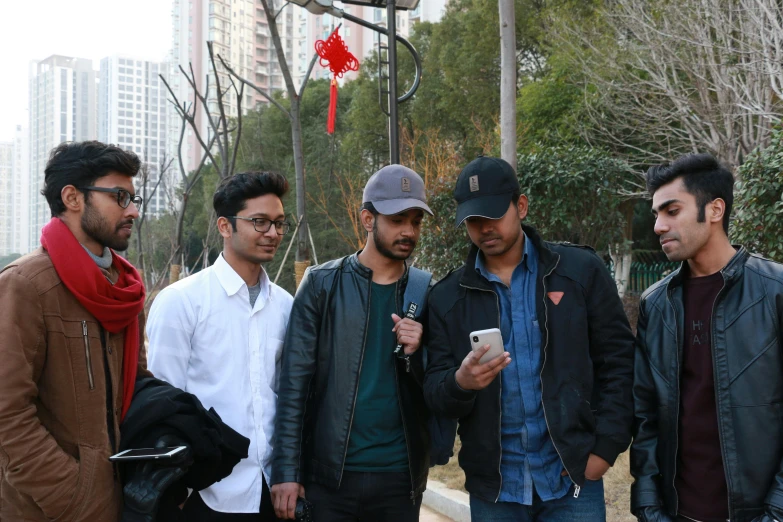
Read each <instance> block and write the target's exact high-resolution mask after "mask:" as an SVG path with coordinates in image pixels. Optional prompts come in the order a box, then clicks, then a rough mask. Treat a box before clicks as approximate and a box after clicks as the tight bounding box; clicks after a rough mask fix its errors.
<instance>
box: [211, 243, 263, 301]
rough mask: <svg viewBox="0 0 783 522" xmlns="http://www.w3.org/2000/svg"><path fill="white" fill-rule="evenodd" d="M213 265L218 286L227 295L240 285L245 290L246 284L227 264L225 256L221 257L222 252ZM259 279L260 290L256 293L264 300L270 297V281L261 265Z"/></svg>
mask: <svg viewBox="0 0 783 522" xmlns="http://www.w3.org/2000/svg"><path fill="white" fill-rule="evenodd" d="M213 266H214V269H215V275H217V278H218V281H220V286H222V287H223V290H225V291H226V294H227V295H228V296H229V297H230V296H232V295H234V294H236V293H237V292H239V291H240V290H241V289H242V287H244V288H245V292H247V284H246V283H245V280H244V279H242V278H241V277H240V276H239V274H237V273H236V271H235V270H234V269H233V268H232V267H231V265H229V264H228V261H226V258H224V257H223V253H222V252H221V253H220V255H219V256H218V258H217V260H216V261H215V264H214V265H213ZM260 281H261V292H260V293H259V294H258V298H259V299H261V300H263V301H266V300H268V299H269V298H270V297H271V293H272V283H271V281H270V280H269V276H268V275H267V273H266V270H264V267H263V266H262V267H261V275H260Z"/></svg>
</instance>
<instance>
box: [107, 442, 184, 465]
mask: <svg viewBox="0 0 783 522" xmlns="http://www.w3.org/2000/svg"><path fill="white" fill-rule="evenodd" d="M186 449H188V447H187V446H169V447H166V448H139V449H129V450H125V451H121V452H120V453H117V454H116V455H112V456H111V457H109V460H110V461H112V462H124V461H129V460H156V459H170V458H172V457H174V456H175V455H178V454H180V453H182V452H183V451H185V450H186Z"/></svg>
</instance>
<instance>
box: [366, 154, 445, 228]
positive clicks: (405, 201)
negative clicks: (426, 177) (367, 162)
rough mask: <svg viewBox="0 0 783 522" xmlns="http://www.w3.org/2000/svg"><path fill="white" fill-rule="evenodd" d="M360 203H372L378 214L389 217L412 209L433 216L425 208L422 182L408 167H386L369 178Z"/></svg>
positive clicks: (430, 211)
mask: <svg viewBox="0 0 783 522" xmlns="http://www.w3.org/2000/svg"><path fill="white" fill-rule="evenodd" d="M362 203H372V205H373V206H374V207H375V210H377V211H378V212H379V213H380V214H383V215H384V216H391V215H393V214H399V213H400V212H404V211H406V210H410V209H412V208H420V209H422V210H423V211H425V212H427V213H428V214H430V215H434V214H433V213H432V210H430V207H428V206H427V195H426V193H425V191H424V181H422V179H421V176H419V175H418V174H416V173H415V172H414V171H412V170H411V169H409V168H408V167H403V166H402V165H386V166H385V167H383V168H382V169H381V170H379V171H378V172H376V173H375V174H373V175H372V176H370V179H368V180H367V184H366V185H365V186H364V195H363V196H362Z"/></svg>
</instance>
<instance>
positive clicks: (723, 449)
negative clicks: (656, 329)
mask: <svg viewBox="0 0 783 522" xmlns="http://www.w3.org/2000/svg"><path fill="white" fill-rule="evenodd" d="M721 275H723V271H722V270H721ZM725 289H726V280H725V279H723V286H722V287H721V289H720V290H719V291H718V295H716V296H715V301H713V302H712V317H710V335H711V337H710V348H711V352H712V374H713V381H714V387H715V413H716V414H717V416H718V419H717V420H718V441H719V442H720V447H721V459H722V460H723V472H724V473H725V475H726V490H727V492H728V493H729V494H728V495H727V501H728V507H729V518H728V520H731V483H730V481H729V473H728V471H727V470H728V467H727V466H726V458H725V455H726V446H725V445H724V444H723V434H722V433H723V430H721V422H720V414H719V413H718V411H719V408H718V407H719V399H718V395H719V394H718V379H717V373H718V371H717V370H718V368H717V365H716V364H715V345H714V343H713V339H715V307H716V306H717V304H718V299H720V295H721V294H722V293H723V291H724V290H725Z"/></svg>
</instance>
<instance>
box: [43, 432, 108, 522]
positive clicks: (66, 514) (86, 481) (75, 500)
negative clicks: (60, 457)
mask: <svg viewBox="0 0 783 522" xmlns="http://www.w3.org/2000/svg"><path fill="white" fill-rule="evenodd" d="M96 453H97V451H96V450H95V449H92V448H89V447H85V446H80V447H79V477H78V478H77V481H76V491H74V493H73V497H72V498H71V501H70V503H69V504H68V507H66V508H65V511H63V512H62V513H61V514H60V516H58V517H57V518H55V519H54V521H56V522H70V521H77V520H82V518H81V517H80V515H81V514H82V512H83V511H84V509H85V507H86V506H87V504H89V503H90V500H91V499H90V496H91V495H90V492H91V490H92V484H93V477H94V475H95V463H96V461H97V455H96ZM105 487H108V484H107V485H105Z"/></svg>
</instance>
